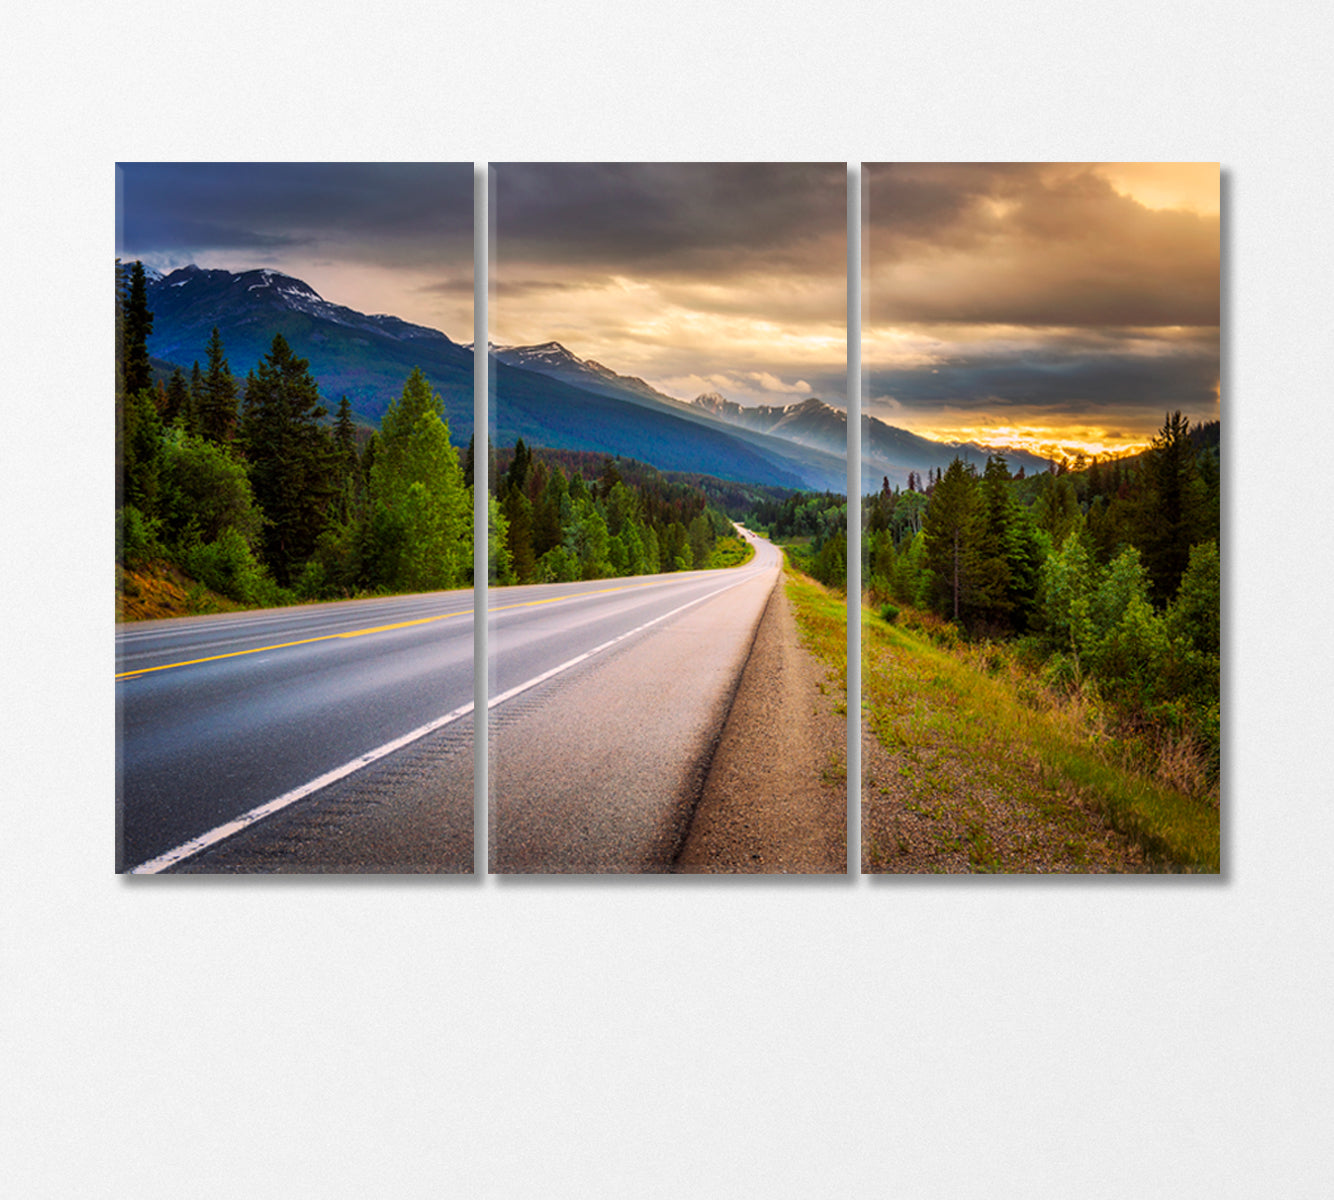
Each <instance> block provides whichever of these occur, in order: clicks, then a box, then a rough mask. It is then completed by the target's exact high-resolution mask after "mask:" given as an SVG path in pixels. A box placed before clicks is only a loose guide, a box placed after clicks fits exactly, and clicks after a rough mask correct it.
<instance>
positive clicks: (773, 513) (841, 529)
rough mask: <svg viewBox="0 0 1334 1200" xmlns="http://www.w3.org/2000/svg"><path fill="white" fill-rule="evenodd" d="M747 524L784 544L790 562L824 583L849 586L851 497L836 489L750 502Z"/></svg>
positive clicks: (838, 587) (837, 587)
mask: <svg viewBox="0 0 1334 1200" xmlns="http://www.w3.org/2000/svg"><path fill="white" fill-rule="evenodd" d="M746 524H747V525H748V526H749V527H750V528H751V529H755V530H758V531H760V532H762V533H764V534H766V535H767V536H768V537H769V538H770V540H772V541H774V542H776V543H779V544H780V545H782V546H783V548H784V550H785V551H786V553H787V558H788V562H789V563H790V564H791V565H792V566H793V567H795V568H796V569H797V570H799V571H802V572H804V573H805V574H806V575H809V576H810V577H811V578H812V579H817V580H819V581H820V582H821V583H822V584H824V585H825V587H829V588H834V589H835V590H836V591H839V592H843V593H844V594H846V593H847V590H848V500H847V497H846V496H840V495H838V494H837V493H835V492H790V493H788V494H787V495H785V496H783V497H772V498H766V499H764V500H761V501H759V502H758V503H756V504H754V505H752V506H751V509H750V511H749V512H748V514H747V516H746Z"/></svg>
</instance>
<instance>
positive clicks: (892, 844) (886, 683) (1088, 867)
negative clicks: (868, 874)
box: [862, 609, 1219, 873]
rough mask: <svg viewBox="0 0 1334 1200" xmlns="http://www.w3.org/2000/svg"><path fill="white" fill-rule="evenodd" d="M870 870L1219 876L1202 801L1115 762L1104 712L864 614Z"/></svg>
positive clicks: (1211, 825)
mask: <svg viewBox="0 0 1334 1200" xmlns="http://www.w3.org/2000/svg"><path fill="white" fill-rule="evenodd" d="M862 651H863V666H862V687H863V715H864V721H865V724H866V728H867V731H868V733H869V734H871V735H873V738H868V739H866V741H867V747H868V748H867V751H866V754H865V758H866V763H865V764H864V765H865V774H866V778H865V780H864V788H863V816H862V824H863V842H862V846H863V869H864V870H870V871H892V872H935V871H963V872H968V871H992V872H994V871H1001V872H1017V873H1036V872H1077V873H1084V872H1095V871H1111V872H1116V871H1191V872H1217V871H1218V869H1219V815H1218V810H1217V808H1216V807H1215V806H1214V805H1212V804H1210V803H1209V802H1208V801H1207V800H1203V799H1199V798H1196V797H1192V796H1189V795H1187V794H1185V793H1184V792H1181V791H1178V790H1176V789H1174V788H1172V787H1171V786H1168V785H1167V784H1165V783H1163V782H1162V781H1161V780H1158V779H1149V778H1146V777H1145V776H1143V775H1141V774H1138V773H1136V772H1133V771H1131V770H1129V769H1127V768H1126V767H1125V766H1124V765H1122V764H1120V763H1118V762H1117V761H1116V754H1115V751H1114V747H1113V746H1112V745H1111V743H1110V741H1109V739H1107V737H1106V736H1105V733H1104V732H1103V731H1102V729H1101V725H1100V720H1099V716H1098V713H1097V711H1096V709H1092V708H1090V707H1088V706H1085V705H1082V704H1080V703H1079V702H1078V701H1071V700H1069V699H1066V700H1064V701H1061V700H1057V699H1056V698H1054V697H1052V696H1051V695H1049V694H1048V693H1047V692H1046V691H1045V690H1044V689H1042V688H1041V687H1039V686H1038V685H1037V683H1036V681H1034V680H1033V679H1032V678H1031V677H1029V676H1026V675H1025V674H1024V673H1023V672H1022V671H1021V670H1020V669H1019V668H1017V667H1016V666H1015V664H1014V663H1012V662H1010V661H1009V660H1007V659H1006V658H1005V657H1004V656H1003V655H1000V654H997V653H995V652H994V651H989V650H988V649H987V648H986V647H958V648H946V647H943V646H940V645H936V644H933V643H932V642H931V641H930V639H928V638H927V637H926V636H925V635H924V634H922V633H919V632H915V631H913V630H908V629H903V628H899V627H896V626H894V625H889V624H886V623H885V622H884V621H882V620H880V619H879V618H878V617H877V616H876V615H875V614H874V613H872V612H870V611H869V610H867V609H863V610H862Z"/></svg>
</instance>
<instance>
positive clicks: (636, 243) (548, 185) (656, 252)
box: [492, 163, 847, 277]
mask: <svg viewBox="0 0 1334 1200" xmlns="http://www.w3.org/2000/svg"><path fill="white" fill-rule="evenodd" d="M494 179H495V190H494V192H493V200H492V204H493V212H494V214H495V229H496V242H497V246H498V247H500V253H499V256H498V261H499V265H500V266H501V267H502V269H503V267H504V265H505V263H506V262H507V261H511V260H513V261H515V262H524V263H543V264H550V265H553V266H554V265H568V266H570V267H572V268H576V269H578V270H579V271H580V272H581V273H582V272H589V271H598V270H601V271H603V272H605V273H611V274H621V275H627V274H628V275H643V274H650V275H657V274H662V275H681V274H684V275H693V274H705V273H707V274H709V275H712V276H714V277H718V276H725V275H727V274H728V273H730V272H731V271H734V270H738V269H741V268H743V267H749V268H752V269H753V268H756V267H758V266H759V265H760V264H766V265H768V266H771V267H772V268H774V269H782V268H784V267H792V266H800V265H803V264H809V265H811V266H813V267H815V268H817V269H818V270H819V271H821V272H824V271H827V270H829V269H830V266H831V262H830V255H829V253H828V250H827V243H828V241H829V240H830V239H842V237H843V236H844V234H845V229H846V216H845V214H846V211H847V210H846V181H847V171H846V167H845V166H844V164H842V163H508V164H498V165H497V166H496V167H495V174H494ZM832 265H833V266H834V267H835V269H837V268H838V267H841V265H842V264H841V262H839V261H838V260H837V258H836V257H835V261H834V262H833V264H832Z"/></svg>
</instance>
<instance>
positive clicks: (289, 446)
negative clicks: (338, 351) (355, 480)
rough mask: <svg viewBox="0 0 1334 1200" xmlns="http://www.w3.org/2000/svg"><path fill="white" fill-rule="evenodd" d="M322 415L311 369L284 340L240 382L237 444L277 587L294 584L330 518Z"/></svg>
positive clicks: (330, 481) (328, 450)
mask: <svg viewBox="0 0 1334 1200" xmlns="http://www.w3.org/2000/svg"><path fill="white" fill-rule="evenodd" d="M326 415H327V411H326V409H325V408H324V406H323V405H322V404H321V403H320V394H319V389H318V387H317V386H316V383H315V380H314V379H313V378H312V376H311V374H310V364H309V362H307V360H306V359H304V358H298V357H297V356H296V355H295V354H293V353H292V349H291V347H290V346H288V344H287V341H286V340H285V339H284V338H283V335H282V334H280V333H278V334H275V335H274V337H273V345H272V347H271V349H270V350H269V353H268V354H267V355H266V356H265V357H264V358H263V359H261V360H260V362H259V363H258V364H257V365H256V367H255V369H254V371H252V372H251V373H250V375H249V376H248V377H247V379H246V393H245V414H244V418H243V421H242V425H241V440H242V443H243V446H244V449H245V452H246V456H247V458H248V459H249V461H250V464H251V483H252V485H253V487H254V491H255V499H256V501H257V502H258V504H259V506H260V508H261V509H262V510H263V512H264V515H265V517H266V519H267V524H266V526H265V529H264V538H263V543H264V557H265V560H266V561H267V562H268V564H269V566H270V568H271V569H272V570H273V574H274V577H275V578H276V579H277V581H278V582H279V583H280V584H282V585H283V586H287V585H289V584H290V583H291V582H292V580H293V579H294V578H295V576H296V574H297V572H298V571H299V569H300V567H301V565H302V564H303V563H304V562H305V561H306V559H308V558H309V557H310V556H311V554H312V552H313V551H314V549H315V543H316V540H317V539H318V537H319V535H320V532H321V531H322V530H323V528H324V526H325V523H326V521H327V520H328V516H329V507H330V503H331V501H332V499H333V496H334V492H335V484H334V472H333V469H332V468H333V461H332V460H333V454H334V450H333V443H332V439H331V438H330V436H329V432H328V430H327V429H325V428H324V427H323V426H322V425H321V424H320V421H321V419H322V418H323V417H325V416H326Z"/></svg>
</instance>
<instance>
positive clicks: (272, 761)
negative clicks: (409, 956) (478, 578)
mask: <svg viewBox="0 0 1334 1200" xmlns="http://www.w3.org/2000/svg"><path fill="white" fill-rule="evenodd" d="M472 189H473V183H472V168H471V165H470V164H466V163H456V164H426V163H421V164H412V163H394V164H367V163H124V164H120V165H119V166H118V167H117V260H116V382H115V402H116V433H117V442H116V456H117V494H116V530H117V538H116V608H117V626H116V711H117V731H118V737H117V780H116V814H117V846H116V869H117V870H118V871H123V872H134V873H160V872H164V871H177V872H190V871H194V872H213V873H220V872H227V873H253V872H289V871H290V872H451V873H452V872H467V871H471V870H472V860H473V820H472V809H473V756H472V739H471V714H472V705H471V700H472V694H473V661H472V659H473V655H472V644H473V617H472V612H473V608H472V605H473V599H472V597H473V592H472V586H471V582H472V579H471V567H472V555H471V544H472V538H471V530H472V507H471V493H470V488H469V485H470V483H471V479H470V472H471V439H472V413H473V396H472V354H471V352H470V351H469V350H466V349H465V348H464V347H463V346H461V345H460V344H458V342H456V341H454V340H453V339H452V338H451V336H450V334H453V335H454V337H458V336H459V335H460V334H463V335H466V334H467V333H468V331H469V330H470V329H471V322H472V283H473V281H472V210H473V204H472Z"/></svg>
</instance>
